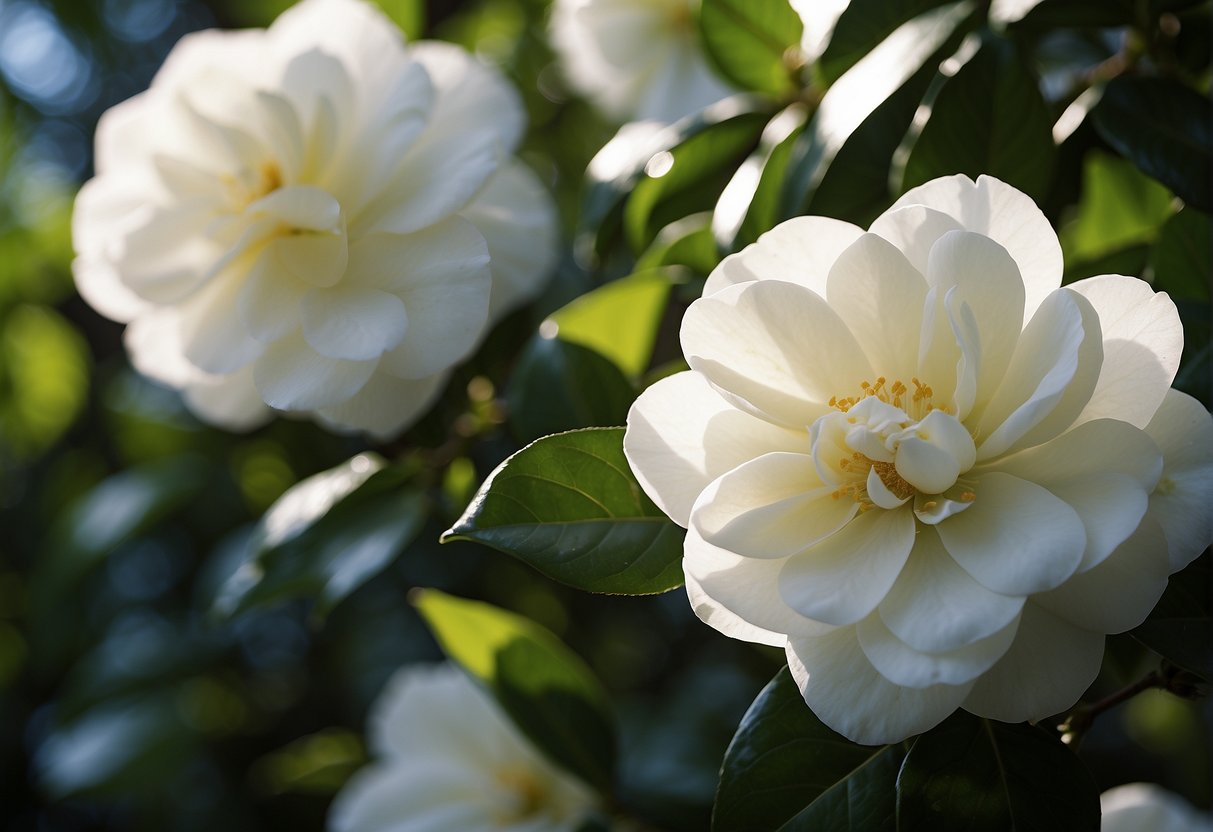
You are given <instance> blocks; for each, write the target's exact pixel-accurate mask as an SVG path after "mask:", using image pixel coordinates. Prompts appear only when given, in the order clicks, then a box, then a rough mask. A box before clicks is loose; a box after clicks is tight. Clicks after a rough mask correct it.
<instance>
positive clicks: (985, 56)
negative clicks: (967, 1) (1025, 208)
mask: <svg viewBox="0 0 1213 832" xmlns="http://www.w3.org/2000/svg"><path fill="white" fill-rule="evenodd" d="M1056 155H1057V148H1056V146H1055V145H1054V144H1053V117H1052V113H1050V112H1049V107H1048V105H1047V104H1045V101H1044V98H1042V97H1041V94H1040V85H1039V84H1038V83H1037V81H1036V79H1035V78H1034V77H1033V76H1032V73H1031V72H1030V71H1029V70H1028V68H1027V67H1026V66H1025V65H1024V63H1023V61H1022V60H1021V59H1020V57H1019V53H1018V52H1017V51H1016V49H1015V47H1014V46H1013V45H1012V44H1011V43H1010V42H1009V41H1006V40H1003V39H1001V38H998V37H994V36H989V37H987V38H986V39H985V40H984V41H983V42H982V44H981V46H980V48H979V49H978V50H977V52H976V53H975V54H974V55H973V56H972V57H971V58H969V60H968V61H966V62H965V63H964V64H962V65H961V66H960V68H959V69H957V70H956V71H955V74H953V75H951V77H948V78H946V80H944V82H943V84H942V86H941V87H940V89H939V92H938V94H937V95H936V96H935V98H934V100H933V101H932V102H931V106H930V116H929V117H928V118H927V120H926V122H925V124H923V125H922V128H921V132H920V133H919V134H918V136H917V137H916V139H914V140H913V145H912V148H911V150H910V155H909V158H908V160H907V161H906V166H905V172H904V176H903V179H902V190H903V191H905V190H909V189H910V188H912V187H914V186H916V185H921V184H922V183H924V182H928V181H930V180H932V179H935V178H937V177H940V176H945V175H948V174H953V173H963V174H967V175H968V176H969V177H970V178H971V179H976V178H977V177H978V176H979V175H981V174H983V173H984V174H988V175H990V176H993V177H996V178H998V179H1001V180H1002V181H1004V182H1006V183H1007V184H1009V185H1013V186H1015V187H1016V188H1018V189H1019V190H1021V191H1023V192H1024V193H1026V194H1028V195H1029V196H1031V197H1034V198H1035V199H1037V200H1041V199H1043V198H1044V196H1045V194H1046V193H1047V192H1048V189H1049V186H1050V184H1051V183H1052V179H1053V165H1054V160H1055V157H1056Z"/></svg>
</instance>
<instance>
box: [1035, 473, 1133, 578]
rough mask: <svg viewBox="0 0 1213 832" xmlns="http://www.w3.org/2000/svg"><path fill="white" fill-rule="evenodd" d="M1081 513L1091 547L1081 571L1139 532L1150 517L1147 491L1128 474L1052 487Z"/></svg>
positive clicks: (1095, 476) (1078, 479)
mask: <svg viewBox="0 0 1213 832" xmlns="http://www.w3.org/2000/svg"><path fill="white" fill-rule="evenodd" d="M1048 488H1049V490H1050V491H1051V492H1053V494H1054V495H1055V496H1057V497H1060V498H1061V499H1063V500H1065V501H1066V505H1068V506H1069V507H1070V508H1072V509H1074V511H1076V512H1078V516H1079V518H1080V519H1081V520H1082V524H1083V527H1084V528H1085V529H1086V532H1087V546H1086V548H1085V549H1084V550H1083V553H1082V562H1081V563H1079V564H1078V571H1079V572H1083V571H1085V570H1087V569H1090V568H1091V567H1092V566H1094V565H1095V564H1097V563H1099V562H1101V561H1102V560H1103V559H1104V558H1106V557H1107V556H1108V555H1110V554H1112V550H1113V549H1115V548H1116V547H1117V546H1119V545H1120V544H1121V543H1122V542H1124V540H1125V539H1126V538H1128V536H1129V535H1131V534H1133V532H1134V531H1135V530H1136V529H1137V527H1138V525H1139V524H1140V523H1141V518H1142V517H1143V516H1144V515H1145V513H1146V505H1147V502H1148V497H1147V492H1146V489H1145V488H1143V487H1142V485H1141V483H1140V482H1138V481H1137V480H1135V479H1133V478H1132V477H1128V476H1125V475H1124V474H1111V473H1105V474H1088V475H1086V476H1083V477H1075V478H1073V479H1069V480H1066V481H1064V482H1060V483H1054V484H1052V485H1049V486H1048Z"/></svg>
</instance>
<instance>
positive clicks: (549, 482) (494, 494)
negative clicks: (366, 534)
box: [443, 428, 684, 595]
mask: <svg viewBox="0 0 1213 832" xmlns="http://www.w3.org/2000/svg"><path fill="white" fill-rule="evenodd" d="M683 534H684V532H683V530H682V529H681V528H679V527H678V526H676V525H675V524H674V523H672V522H670V520H669V519H667V518H666V516H665V515H664V514H663V513H662V512H661V510H660V509H659V508H657V506H655V505H653V503H652V501H651V500H649V498H648V497H647V496H645V494H644V492H643V491H642V490H641V489H640V485H639V484H638V483H637V482H636V479H635V477H633V476H632V472H631V469H630V468H629V467H628V462H627V459H626V458H625V457H624V455H623V428H596V429H590V430H581V431H573V432H571V433H561V434H557V435H555V436H547V437H544V438H543V439H540V440H538V441H537V442H534V443H533V444H531V445H528V446H527V447H525V448H523V449H522V450H521V451H519V452H518V453H516V454H514V455H513V456H512V457H510V458H509V459H507V460H506V461H505V462H503V463H502V464H501V465H500V466H498V468H497V470H496V471H494V472H493V473H492V474H491V475H490V476H489V478H488V479H487V480H486V481H485V483H484V485H483V486H481V488H480V492H479V493H478V494H477V495H476V498H475V499H474V500H473V501H472V504H471V505H470V506H468V509H467V511H466V512H464V514H463V516H462V517H460V518H459V520H458V522H456V523H455V525H454V526H453V527H452V528H451V529H450V530H449V531H448V532H447V533H446V534H445V535H443V540H444V541H447V540H474V541H476V542H478V543H483V544H485V545H487V546H492V547H493V548H495V549H499V550H501V551H503V552H506V553H508V554H511V555H514V556H515V557H517V558H519V559H521V560H523V561H525V562H526V563H529V564H530V565H531V566H533V567H535V568H536V569H538V570H539V571H540V572H542V573H543V574H545V575H547V576H548V577H550V578H553V579H555V580H557V581H560V582H562V583H566V584H569V585H570V586H574V587H577V588H578V589H583V590H587V591H589V592H609V593H624V594H629V595H638V594H646V593H654V592H665V591H666V590H669V589H673V588H675V587H677V586H680V585H681V584H682V538H683Z"/></svg>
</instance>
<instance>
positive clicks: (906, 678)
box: [855, 614, 1018, 688]
mask: <svg viewBox="0 0 1213 832" xmlns="http://www.w3.org/2000/svg"><path fill="white" fill-rule="evenodd" d="M1017 624H1018V621H1013V622H1012V623H1010V624H1008V625H1007V626H1006V627H1003V628H1002V629H1001V630H999V631H998V632H996V633H994V634H993V635H991V636H987V637H985V638H982V639H978V640H977V641H974V642H972V643H970V644H966V645H964V646H963V647H957V648H954V649H952V650H948V651H945V652H939V653H927V652H925V651H921V650H916V649H914V648H913V647H911V646H910V645H908V644H906V643H905V642H903V641H901V640H900V639H899V638H897V636H895V635H893V633H892V632H890V631H889V628H888V627H886V626H885V624H884V622H883V621H881V619H880V616H879V615H876V614H873V615H869V616H868V617H867V618H865V619H864V620H863V621H860V622H859V624H858V625H856V627H855V631H856V634H857V635H858V636H859V645H860V647H862V648H863V652H864V655H866V656H867V657H868V660H869V661H870V662H872V666H873V667H875V668H876V671H877V672H878V673H880V675H881V676H884V677H885V678H886V679H888V680H889V681H890V682H892V683H893V684H895V685H905V686H906V687H911V688H926V687H930V686H932V685H962V684H964V683H966V682H971V681H973V680H974V679H976V678H977V677H978V676H980V675H981V674H982V673H985V672H986V671H987V670H989V669H990V668H991V667H992V666H993V665H994V662H996V661H998V660H999V659H1000V658H1002V655H1003V654H1004V653H1006V651H1007V648H1009V647H1010V646H1011V642H1012V641H1013V640H1014V638H1015V628H1016V625H1017Z"/></svg>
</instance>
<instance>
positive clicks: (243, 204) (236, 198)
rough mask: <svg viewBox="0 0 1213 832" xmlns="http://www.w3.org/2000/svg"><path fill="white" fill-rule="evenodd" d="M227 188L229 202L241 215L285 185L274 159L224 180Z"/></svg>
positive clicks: (228, 176)
mask: <svg viewBox="0 0 1213 832" xmlns="http://www.w3.org/2000/svg"><path fill="white" fill-rule="evenodd" d="M223 184H224V185H225V186H227V192H228V200H229V202H230V204H231V206H232V209H233V211H234V212H235V213H240V212H241V211H243V210H244V209H245V208H247V207H248V206H249V205H252V204H253V203H254V202H256V201H257V200H259V199H261V197H263V196H268V195H269V194H272V193H273V192H274V191H276V190H278V189H279V188H281V187H282V185H283V180H282V169H281V168H279V167H278V163H277V162H275V161H273V160H272V159H266V160H264V161H263V162H262V163H261V164H259V165H258V166H257V167H256V168H245V169H243V170H241V171H240V172H239V173H238V174H229V175H227V176H225V177H224V178H223Z"/></svg>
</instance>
